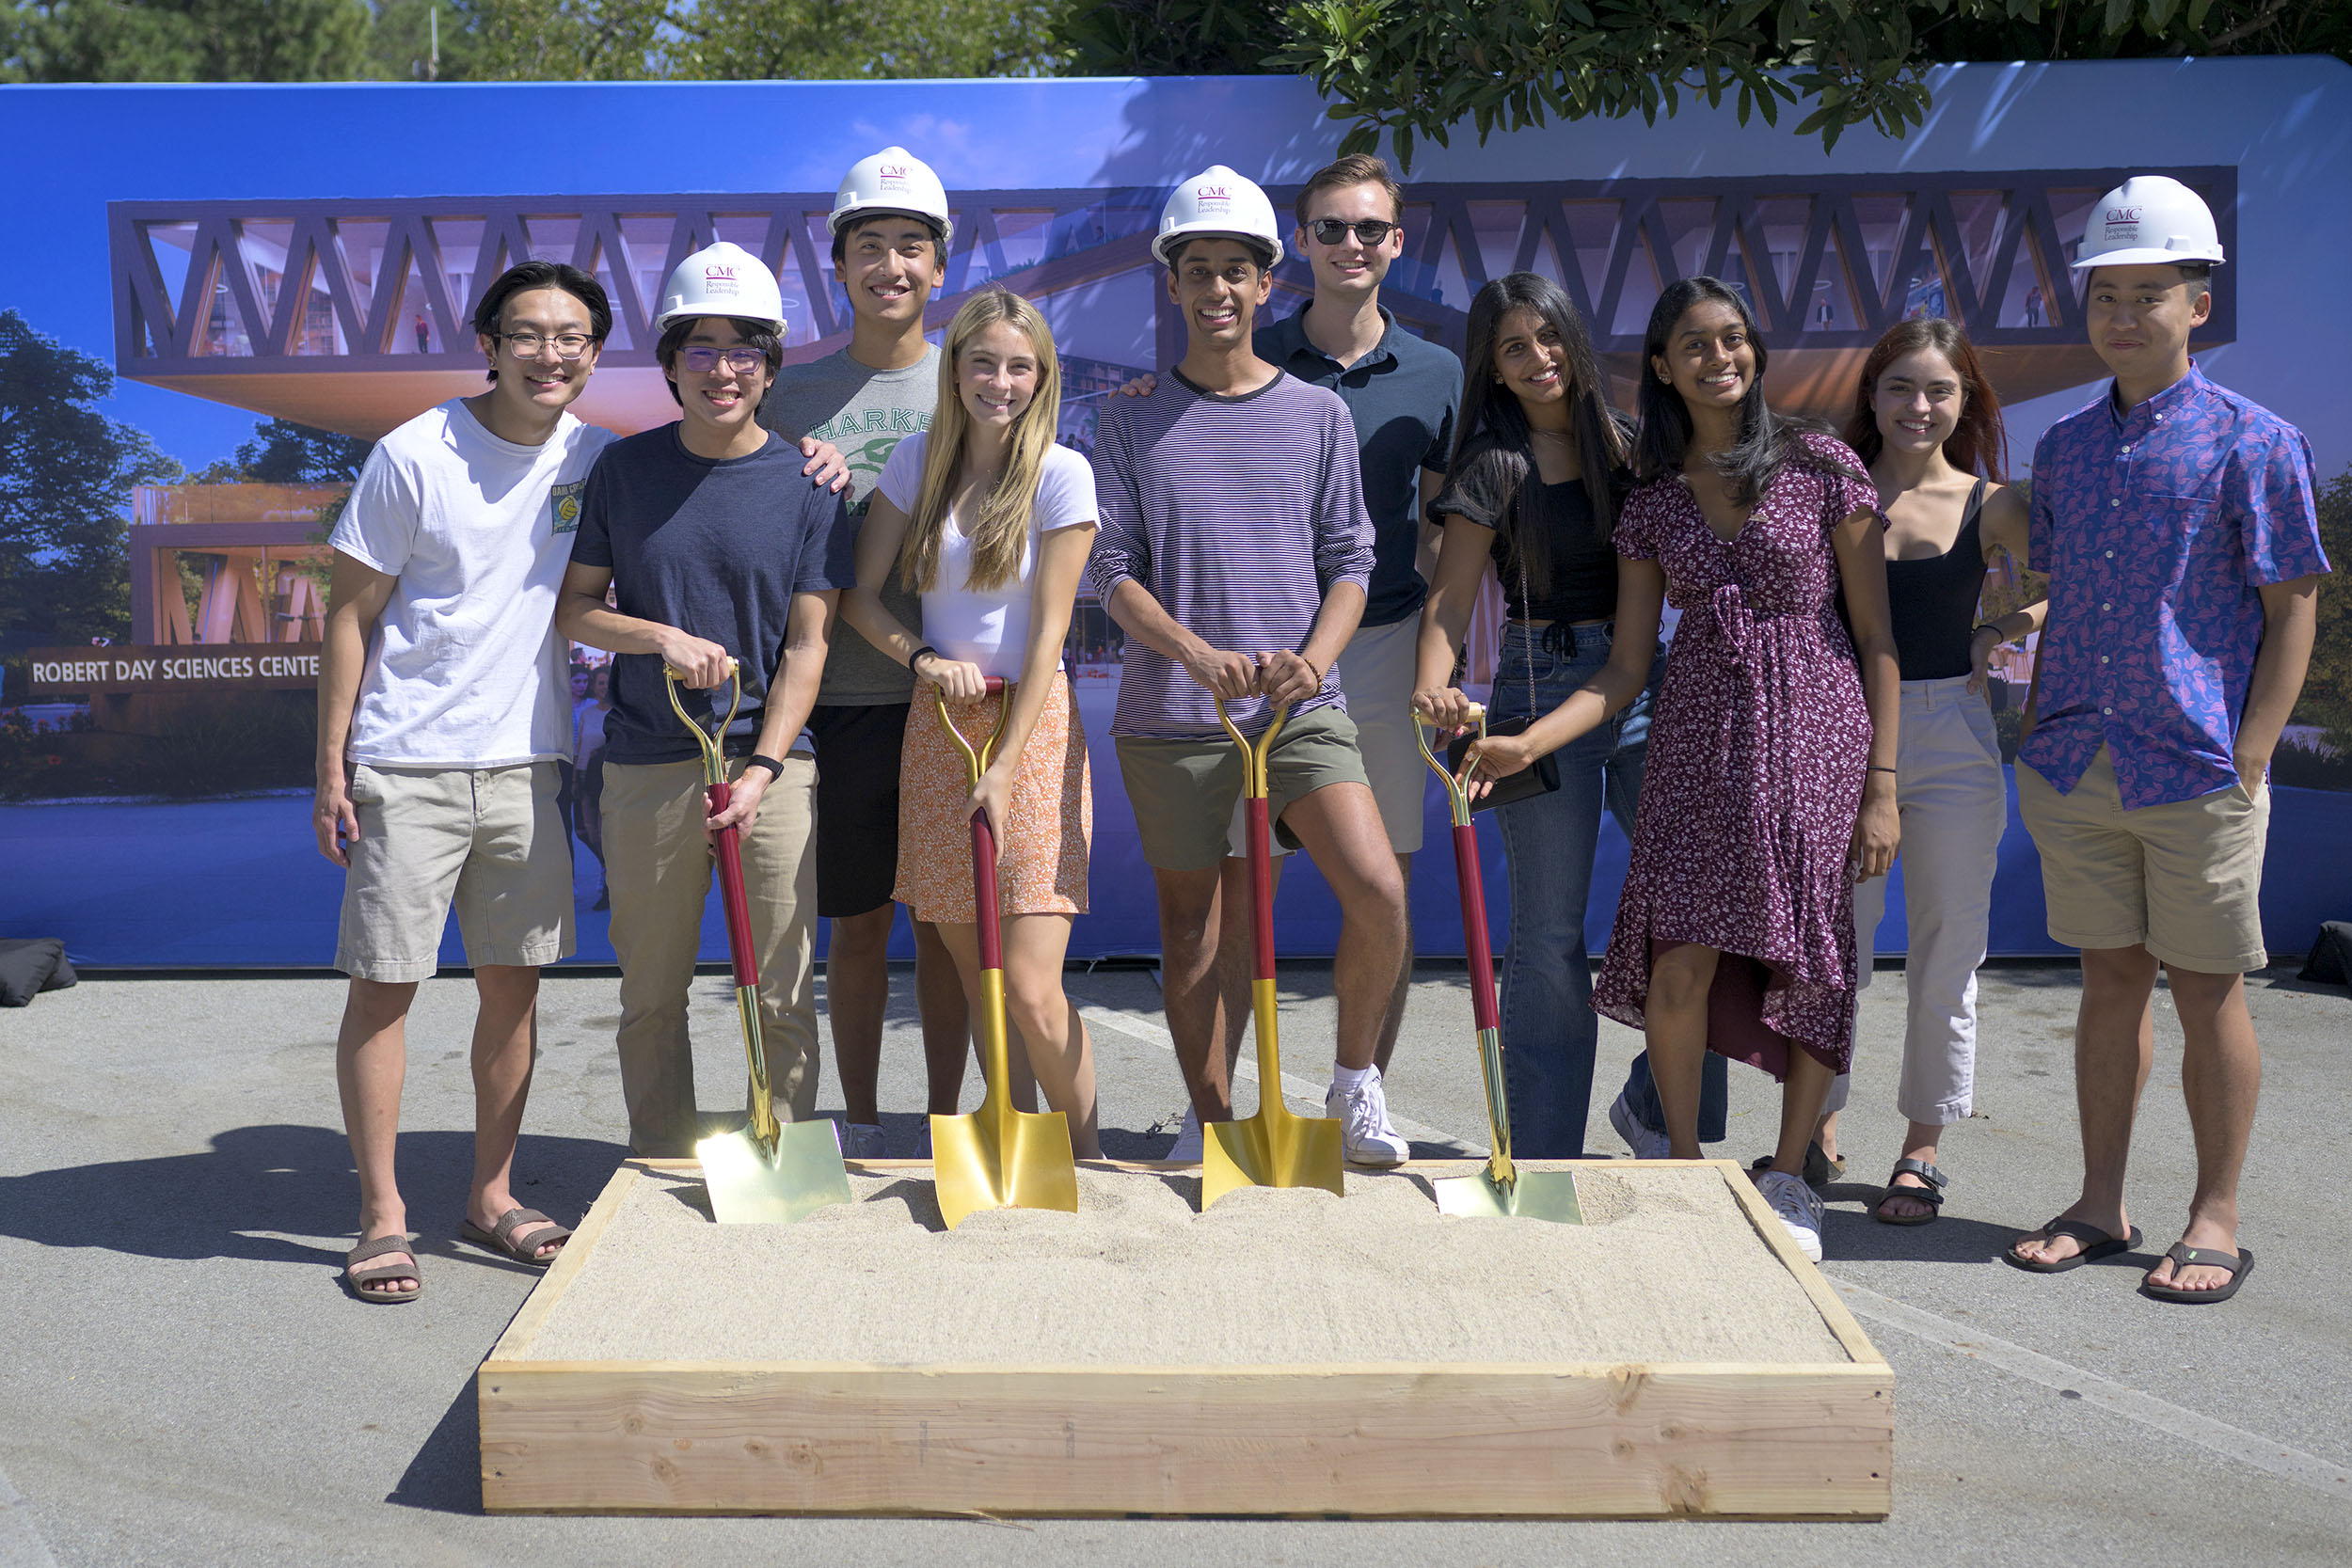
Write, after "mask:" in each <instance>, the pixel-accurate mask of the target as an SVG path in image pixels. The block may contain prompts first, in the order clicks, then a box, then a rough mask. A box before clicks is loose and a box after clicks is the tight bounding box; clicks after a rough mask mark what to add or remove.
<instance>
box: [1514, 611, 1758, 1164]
mask: <svg viewBox="0 0 2352 1568" xmlns="http://www.w3.org/2000/svg"><path fill="white" fill-rule="evenodd" d="M1609 645H1610V628H1609V627H1608V626H1564V625H1554V626H1548V627H1533V626H1504V627H1503V631H1502V650H1501V657H1500V658H1499V660H1498V661H1497V667H1496V670H1495V682H1494V692H1493V696H1492V699H1491V702H1490V704H1489V706H1490V708H1491V710H1492V712H1493V714H1494V717H1495V718H1496V720H1498V721H1502V720H1509V719H1518V718H1522V717H1525V716H1526V715H1527V714H1528V713H1529V712H1530V707H1529V694H1530V688H1531V686H1532V687H1533V691H1534V710H1533V711H1534V712H1535V713H1536V714H1543V713H1548V712H1549V711H1550V710H1551V709H1552V708H1554V707H1557V706H1558V705H1560V704H1562V703H1563V702H1565V701H1566V700H1567V699H1568V697H1569V696H1570V694H1572V693H1573V692H1575V690H1576V689H1578V688H1579V687H1581V686H1582V685H1583V684H1584V683H1585V682H1586V681H1588V680H1590V679H1592V678H1593V676H1594V675H1596V674H1597V673H1599V672H1600V669H1601V667H1602V666H1603V665H1604V664H1606V663H1608V661H1609ZM1663 670H1664V659H1663V657H1662V650H1661V657H1660V658H1658V659H1656V660H1654V661H1653V662H1652V664H1651V668H1650V685H1649V689H1647V690H1645V691H1644V692H1643V693H1642V695H1641V696H1639V697H1637V698H1635V699H1634V702H1633V704H1632V705H1631V706H1630V707H1629V708H1628V709H1627V710H1626V711H1625V712H1624V713H1621V714H1619V715H1618V716H1617V717H1616V718H1615V719H1613V720H1611V721H1608V722H1607V723H1604V724H1602V725H1600V726H1599V727H1598V728H1597V729H1595V730H1593V731H1592V732H1591V733H1590V734H1588V735H1586V736H1583V737H1582V738H1581V739H1579V740H1576V741H1574V742H1572V743H1570V744H1569V745H1567V746H1565V747H1563V748H1561V749H1560V751H1559V752H1557V753H1555V754H1556V755H1557V757H1558V758H1559V763H1560V787H1559V788H1558V789H1557V790H1554V791H1553V792H1551V793H1550V794H1549V795H1537V796H1531V797H1529V798H1528V799H1527V800H1520V801H1518V802H1516V803H1515V804H1512V805H1507V806H1499V807H1497V808H1496V809H1495V819H1496V823H1497V825H1498V826H1499V827H1501V829H1502V849H1503V856H1504V860H1505V862H1506V863H1507V864H1508V866H1509V870H1510V883H1511V943H1510V947H1509V950H1508V951H1507V952H1506V953H1505V954H1504V955H1503V964H1502V1040H1503V1045H1504V1047H1505V1050H1504V1052H1503V1057H1502V1064H1503V1085H1504V1088H1505V1090H1506V1092H1507V1093H1508V1094H1509V1096H1510V1101H1511V1148H1512V1152H1513V1153H1514V1154H1518V1155H1524V1156H1526V1157H1528V1158H1530V1159H1575V1158H1578V1157H1580V1156H1581V1155H1582V1153H1583V1152H1584V1124H1585V1121H1586V1119H1587V1117H1589V1116H1590V1114H1591V1111H1592V1099H1593V1058H1594V1053H1595V1047H1596V1045H1597V1039H1598V1036H1599V1033H1600V1024H1599V1021H1598V1020H1597V1018H1595V1016H1594V1014H1593V1002H1592V994H1593V974H1592V963H1591V959H1590V958H1589V949H1588V946H1587V943H1586V940H1585V931H1584V906H1585V902H1586V900H1587V898H1588V897H1589V896H1590V895H1591V893H1592V884H1593V854H1594V850H1595V848H1596V847H1597V845H1598V842H1599V837H1600V814H1601V811H1602V810H1603V808H1604V807H1605V808H1606V809H1607V810H1608V811H1609V813H1610V814H1611V815H1612V816H1615V817H1616V819H1617V826H1618V827H1619V828H1621V829H1622V830H1624V832H1625V834H1626V836H1627V837H1628V838H1630V837H1632V834H1633V813H1634V802H1635V800H1637V799H1638V798H1639V796H1640V794H1641V789H1642V764H1643V760H1644V758H1645V756H1646V754H1647V752H1648V749H1649V715H1650V704H1651V701H1652V699H1653V697H1654V696H1655V694H1656V692H1657V689H1658V679H1659V676H1660V675H1661V673H1663ZM1702 1082H1703V1088H1702V1104H1701V1108H1700V1113H1699V1125H1700V1136H1701V1137H1702V1138H1704V1139H1708V1140H1710V1141H1712V1140H1720V1139H1721V1138H1722V1137H1723V1135H1724V1109H1725V1099H1726V1089H1725V1083H1724V1062H1723V1059H1722V1058H1721V1057H1719V1056H1715V1055H1713V1054H1712V1053H1709V1055H1708V1064H1707V1070H1706V1074H1705V1077H1704V1079H1703V1081H1702ZM1626 1095H1627V1098H1628V1101H1629V1103H1631V1104H1632V1105H1633V1107H1634V1109H1635V1110H1636V1112H1637V1113H1638V1114H1642V1115H1643V1116H1644V1119H1645V1121H1646V1122H1648V1124H1649V1125H1651V1126H1658V1125H1660V1124H1661V1122H1662V1119H1663V1118H1662V1117H1660V1116H1659V1113H1658V1108H1657V1091H1656V1089H1655V1088H1654V1087H1653V1085H1652V1084H1651V1082H1650V1073H1649V1058H1648V1056H1647V1054H1646V1053H1645V1054H1643V1055H1640V1056H1636V1057H1635V1058H1634V1059H1633V1069H1632V1071H1631V1073H1630V1074H1629V1077H1628V1078H1627V1080H1626ZM1653 1118H1655V1119H1653Z"/></svg>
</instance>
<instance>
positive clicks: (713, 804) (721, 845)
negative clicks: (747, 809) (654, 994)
mask: <svg viewBox="0 0 2352 1568" xmlns="http://www.w3.org/2000/svg"><path fill="white" fill-rule="evenodd" d="M730 793H731V792H730V791H729V790H728V788H727V786H726V784H724V783H719V784H705V785H704V786H703V794H704V797H705V799H706V800H707V803H708V805H709V807H710V815H711V816H718V815H719V814H720V813H721V812H723V811H724V810H726V809H727V800H728V799H729V798H730ZM710 848H711V852H712V854H714V855H715V856H717V858H718V861H719V902H720V903H721V904H722V905H723V907H724V908H725V911H726V917H727V958H728V960H729V961H730V962H731V963H732V964H733V965H734V966H735V983H736V986H737V987H738V988H739V989H740V988H741V987H744V986H755V985H757V984H759V958H758V956H757V955H756V954H755V953H754V952H753V951H752V906H751V902H750V900H749V899H747V898H745V897H744V896H743V840H742V834H741V833H740V832H738V831H737V830H736V829H734V828H722V829H720V830H719V831H718V832H716V833H713V834H712V835H711V838H710Z"/></svg>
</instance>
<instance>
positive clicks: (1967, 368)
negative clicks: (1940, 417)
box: [1846, 316, 2009, 484]
mask: <svg viewBox="0 0 2352 1568" xmlns="http://www.w3.org/2000/svg"><path fill="white" fill-rule="evenodd" d="M1927 348H1931V349H1933V350H1935V352H1936V353H1938V354H1940V355H1942V356H1944V359H1945V362H1946V363H1947V364H1949V365H1950V366H1951V367H1952V373H1953V374H1954V375H1956V376H1958V377H1960V422H1959V423H1958V424H1957V425H1956V426H1954V427H1953V430H1952V434H1951V436H1950V437H1949V438H1948V439H1947V440H1946V441H1945V443H1944V456H1945V458H1946V460H1947V461H1948V462H1949V463H1950V464H1951V466H1952V467H1955V468H1958V469H1959V470H1960V471H1961V472H1962V473H1963V474H1974V473H1981V474H1983V475H1984V477H1985V478H1987V479H1989V480H1991V481H1992V482H1993V483H1995V484H2007V483H2009V433H2008V432H2007V431H2006V430H2005V429H2003V428H2002V424H2001V400H2000V398H1999V397H1998V396H1997V395H1996V394H1995V393H1994V390H1993V383H1992V382H1990V381H1988V380H1987V379H1985V374H1984V367H1983V366H1981V365H1979V363H1978V362H1977V351H1976V349H1975V348H1974V347H1973V346H1972V345H1971V344H1970V343H1969V341H1968V334H1967V333H1965V332H1963V331H1962V330H1961V329H1960V326H1959V324H1957V323H1955V322H1951V321H1947V320H1946V319H1945V318H1944V317H1942V316H1918V317H1915V318H1913V319H1912V320H1910V321H1899V322H1897V323H1896V324H1895V325H1892V326H1890V327H1888V328H1887V329H1886V335H1885V336H1884V337H1883V338H1881V339H1880V340H1879V341H1878V342H1877V343H1876V344H1875V345H1874V346H1873V347H1872V348H1871V350H1870V357H1869V358H1867V359H1866V360H1864V361H1863V363H1862V379H1861V380H1859V381H1857V382H1855V383H1854V389H1853V412H1852V413H1851V414H1850V415H1848V416H1847V418H1846V445H1848V446H1850V447H1851V448H1853V450H1854V451H1855V452H1856V453H1857V454H1858V455H1859V456H1860V457H1861V459H1862V461H1863V462H1865V463H1875V462H1877V461H1878V460H1879V453H1880V452H1881V451H1884V450H1885V447H1886V438H1885V437H1884V436H1882V435H1880V434H1879V415H1878V395H1879V377H1880V376H1882V375H1884V374H1885V373H1886V367H1887V366H1889V365H1891V364H1893V363H1894V362H1895V361H1896V360H1898V359H1900V358H1901V357H1902V356H1904V355H1906V354H1915V353H1917V352H1918V351H1919V350H1921V349H1927Z"/></svg>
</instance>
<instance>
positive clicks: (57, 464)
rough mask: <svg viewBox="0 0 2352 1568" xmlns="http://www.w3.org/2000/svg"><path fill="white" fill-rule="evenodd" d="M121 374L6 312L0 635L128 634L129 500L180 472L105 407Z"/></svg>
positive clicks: (0, 351) (0, 315) (0, 433)
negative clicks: (142, 487) (136, 490)
mask: <svg viewBox="0 0 2352 1568" xmlns="http://www.w3.org/2000/svg"><path fill="white" fill-rule="evenodd" d="M113 390H114V372H112V371H110V370H108V369H107V368H106V367H105V365H103V363H101V362H100V361H99V360H98V359H97V358H95V357H93V356H90V355H87V354H84V353H82V352H80V351H79V350H76V349H71V348H67V347H64V346H63V345H62V344H60V343H59V342H58V341H56V339H54V338H50V337H45V336H43V335H42V334H40V333H39V332H36V331H34V330H33V328H32V326H31V325H30V324H28V323H27V322H26V321H25V320H24V317H23V316H21V315H19V314H18V313H17V312H16V311H14V310H5V311H0V633H8V632H24V633H29V634H32V635H33V636H34V637H35V638H36V639H37V640H38V641H46V642H80V641H87V639H89V638H92V637H108V638H117V637H120V636H122V635H123V634H124V633H125V632H126V631H127V630H128V629H129V626H130V621H131V587H130V569H129V566H128V563H127V558H126V556H125V553H124V531H125V529H126V528H127V527H128V523H127V521H126V519H125V517H124V502H125V501H126V500H127V499H128V497H129V494H130V490H131V487H132V486H133V485H135V484H154V483H170V482H172V481H174V480H177V479H178V478H179V477H180V465H178V464H177V463H174V462H173V461H172V460H171V459H170V458H168V457H166V456H165V455H164V454H163V453H162V452H160V451H157V450H156V449H155V445H154V443H153V442H152V441H151V440H150V439H149V438H148V436H147V435H146V433H145V432H143V431H139V430H135V429H133V428H132V427H131V426H129V425H125V424H120V423H118V422H116V421H115V420H110V419H108V418H106V416H105V415H103V414H102V413H100V412H99V410H98V408H97V407H96V404H98V403H99V402H100V401H101V400H102V399H103V398H105V397H106V396H108V395H109V394H110V393H112V392H113Z"/></svg>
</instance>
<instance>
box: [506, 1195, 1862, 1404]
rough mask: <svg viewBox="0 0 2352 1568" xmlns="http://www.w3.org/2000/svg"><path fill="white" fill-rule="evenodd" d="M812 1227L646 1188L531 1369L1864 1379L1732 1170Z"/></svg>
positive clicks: (922, 1199) (915, 1200) (901, 1203)
mask: <svg viewBox="0 0 2352 1568" xmlns="http://www.w3.org/2000/svg"><path fill="white" fill-rule="evenodd" d="M850 1187H851V1190H852V1191H853V1193H854V1194H855V1196H856V1201H855V1202H853V1203H850V1204H848V1205H844V1206H841V1207H837V1208H834V1209H828V1210H824V1211H821V1212H818V1213H817V1214H816V1215H814V1216H812V1217H811V1218H809V1219H808V1220H806V1221H804V1222H803V1223H802V1224H799V1225H734V1226H729V1225H714V1224H712V1223H711V1219H710V1213H709V1210H708V1207H707V1199H706V1197H705V1196H704V1193H703V1189H702V1185H701V1182H700V1181H699V1180H695V1179H692V1178H691V1177H690V1178H670V1177H666V1176H643V1175H641V1176H640V1178H639V1179H638V1180H637V1181H636V1183H635V1185H634V1186H633V1187H632V1188H631V1189H630V1190H629V1192H628V1195H627V1196H626V1198H625V1200H624V1202H623V1204H622V1206H621V1208H620V1211H619V1212H618V1213H617V1214H615V1215H614V1217H613V1220H612V1224H611V1225H610V1226H609V1227H607V1228H606V1229H605V1231H604V1233H603V1235H602V1236H601V1237H600V1238H598V1239H597V1241H596V1243H595V1247H594V1250H593V1251H592V1253H591V1254H590V1256H589V1257H588V1259H586V1262H585V1265H584V1266H583V1267H582V1268H581V1270H580V1273H579V1275H577V1276H576V1277H575V1278H574V1279H573V1280H572V1282H571V1284H570V1286H569V1288H568V1289H566V1290H565V1291H564V1294H563V1296H562V1298H561V1299H560V1301H559V1302H558V1303H557V1304H556V1307H555V1308H554V1310H553V1311H552V1312H551V1313H550V1314H549V1315H548V1320H547V1322H546V1323H544V1324H543V1325H542V1327H541V1328H540V1331H539V1333H538V1334H537V1335H536V1336H535V1337H534V1338H533V1339H532V1343H531V1344H530V1345H529V1346H528V1347H527V1348H526V1349H525V1350H524V1351H523V1352H522V1354H524V1355H525V1356H527V1357H528V1358H530V1359H532V1360H547V1361H602V1360H628V1361H830V1362H845V1361H846V1362H865V1363H882V1364H887V1365H918V1366H919V1365H937V1364H947V1363H962V1364H971V1363H990V1364H1012V1365H1065V1366H1067V1365H1093V1366H1284V1365H1290V1366H1295V1365H1314V1364H1321V1365H1329V1364H1331V1363H1334V1362H1358V1363H1360V1362H1421V1363H1428V1362H1455V1363H1461V1362H1519V1363H1527V1362H1535V1363H1543V1364H1548V1365H1559V1364H1563V1363H1571V1362H1612V1363H1614V1362H1676V1361H1681V1362H1691V1361H1718V1362H1720V1361H1765V1362H1817V1363H1818V1362H1841V1361H1844V1360H1846V1359H1847V1356H1846V1354H1845V1353H1844V1351H1843V1350H1842V1349H1841V1348H1840V1347H1839V1345H1838V1343H1837V1341H1836V1338H1834V1337H1833V1336H1832V1335H1831V1334H1830V1332H1829V1330H1828V1328H1827V1326H1826V1325H1824V1324H1823V1323H1822V1322H1821V1320H1820V1315H1819V1313H1817V1312H1816V1311H1815V1310H1814V1308H1813V1307H1812V1305H1811V1303H1810V1302H1809V1300H1808V1299H1807V1298H1806V1296H1805V1294H1804V1290H1803V1288H1802V1287H1801V1286H1800V1285H1799V1284H1798V1283H1797V1281H1796V1280H1795V1278H1794V1277H1793V1276H1791V1275H1789V1274H1788V1271H1787V1270H1786V1269H1785V1268H1783V1267H1782V1266H1781V1264H1780V1263H1779V1262H1778V1261H1777V1260H1776V1259H1774V1258H1773V1256H1772V1253H1771V1252H1770V1251H1769V1250H1768V1249H1767V1248H1766V1246H1765V1244H1764V1243H1763V1241H1762V1239H1761V1238H1760V1237H1758V1236H1757V1234H1756V1230H1755V1228H1754V1227H1753V1226H1752V1225H1751V1224H1750V1223H1749V1220H1748V1218H1747V1215H1746V1214H1745V1212H1743V1211H1741V1210H1740V1207H1739V1205H1738V1204H1737V1203H1736V1202H1735V1201H1734V1200H1733V1198H1732V1196H1731V1195H1730V1194H1729V1192H1728V1191H1727V1190H1726V1189H1725V1188H1724V1178H1723V1177H1722V1176H1721V1175H1720V1174H1719V1173H1718V1172H1716V1171H1714V1170H1711V1169H1706V1168H1699V1169H1691V1170H1674V1169H1660V1168H1649V1169H1641V1170H1627V1171H1622V1172H1610V1171H1594V1170H1590V1169H1587V1170H1585V1171H1582V1172H1581V1173H1580V1174H1579V1177H1578V1187H1579V1196H1580V1197H1581V1201H1582V1204H1583V1210H1584V1213H1585V1216H1586V1219H1587V1223H1586V1224H1584V1225H1582V1226H1563V1225H1550V1224H1545V1223H1541V1222H1537V1221H1531V1220H1501V1219H1458V1218H1451V1217H1448V1216H1445V1215H1441V1214H1439V1213H1438V1210H1437V1208H1436V1205H1435V1203H1434V1202H1433V1200H1432V1198H1431V1195H1430V1190H1429V1186H1428V1182H1427V1180H1426V1179H1424V1178H1422V1177H1419V1176H1415V1175H1408V1174H1390V1175H1377V1176H1375V1175H1368V1174H1363V1173H1359V1172H1355V1171H1350V1172H1349V1173H1348V1176H1347V1196H1346V1197H1344V1198H1338V1197H1334V1196H1331V1195H1330V1194H1328V1193H1325V1192H1320V1191H1312V1190H1287V1191H1275V1190H1271V1189H1265V1188H1248V1189H1244V1190H1243V1191H1241V1192H1238V1193H1235V1194H1232V1196H1228V1197H1227V1198H1225V1199H1224V1200H1223V1201H1222V1202H1220V1203H1218V1204H1217V1205H1216V1207H1214V1208H1212V1209H1211V1210H1210V1211H1209V1212H1207V1213H1205V1214H1203V1213H1197V1212H1194V1211H1195V1205H1196V1204H1197V1203H1198V1202H1199V1199H1200V1181H1199V1180H1198V1178H1196V1177H1191V1176H1155V1175H1149V1174H1143V1173H1138V1172H1121V1171H1107V1170H1089V1169H1084V1168H1081V1170H1080V1171H1079V1173H1078V1196H1079V1207H1080V1212H1077V1213H1075V1214H1065V1213H1052V1212H1041V1211H1036V1210H993V1211H987V1212H980V1213H977V1214H974V1215H973V1216H971V1217H970V1218H969V1219H967V1220H965V1221H964V1223H963V1224H962V1225H961V1226H959V1227H957V1228H956V1229H954V1230H952V1231H949V1230H946V1229H944V1228H942V1227H941V1225H940V1220H939V1210H938V1207H937V1205H936V1203H935V1202H934V1200H933V1196H932V1191H931V1187H930V1183H929V1181H928V1180H917V1179H914V1178H913V1177H869V1176H858V1175H852V1176H851V1177H850Z"/></svg>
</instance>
